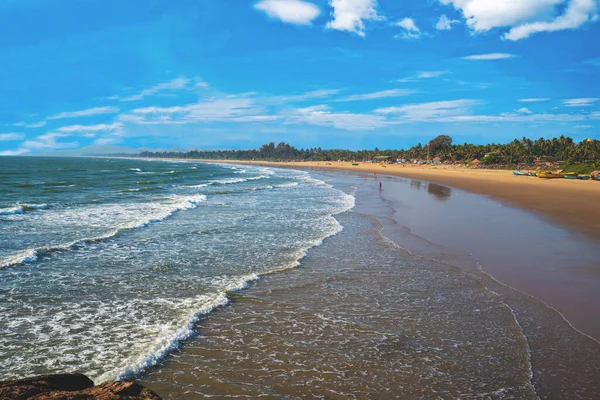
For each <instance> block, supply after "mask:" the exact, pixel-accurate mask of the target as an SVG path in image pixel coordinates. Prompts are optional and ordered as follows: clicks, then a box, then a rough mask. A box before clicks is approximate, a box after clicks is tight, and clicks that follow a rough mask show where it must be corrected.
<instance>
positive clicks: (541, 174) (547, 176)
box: [537, 172, 564, 179]
mask: <svg viewBox="0 0 600 400" xmlns="http://www.w3.org/2000/svg"><path fill="white" fill-rule="evenodd" d="M537 176H538V178H542V179H559V178H560V179H562V178H564V174H555V173H553V172H539V173H538V174H537Z"/></svg>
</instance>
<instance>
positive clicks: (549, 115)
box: [0, 0, 600, 155]
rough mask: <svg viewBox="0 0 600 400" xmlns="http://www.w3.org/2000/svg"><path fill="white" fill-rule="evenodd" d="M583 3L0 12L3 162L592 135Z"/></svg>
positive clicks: (594, 116) (430, 0)
mask: <svg viewBox="0 0 600 400" xmlns="http://www.w3.org/2000/svg"><path fill="white" fill-rule="evenodd" d="M598 3H599V1H598V0H519V1H514V2H513V1H510V2H509V1H503V2H500V1H496V0H405V1H397V0H260V1H244V0H218V1H213V0H179V1H172V0H168V1H163V0H143V1H138V0H128V1H123V0H102V1H96V0H70V1H65V0H3V1H2V2H0V66H1V67H0V88H1V93H2V95H1V96H0V155H17V154H37V153H47V152H52V151H56V150H64V149H78V148H82V147H86V146H95V147H97V146H108V145H111V146H112V145H117V146H127V147H133V148H142V147H149V148H162V149H166V148H232V149H237V148H256V147H258V146H260V145H261V144H263V143H266V142H270V141H274V142H280V141H285V142H289V143H290V144H292V145H294V146H297V147H322V148H350V149H360V148H374V147H379V148H402V147H409V146H412V145H414V144H416V143H417V142H423V143H424V142H426V141H428V140H429V139H431V138H433V137H435V136H437V135H440V134H447V135H450V136H452V137H453V138H454V141H455V142H459V143H462V142H465V141H468V142H474V143H487V142H507V141H510V140H512V139H513V138H515V137H518V138H520V137H523V136H528V137H531V138H538V137H541V136H543V137H546V138H548V137H553V136H559V135H561V134H564V135H568V136H571V137H573V138H575V139H576V140H582V139H584V138H587V137H592V138H600V23H599V13H600V6H599V4H598Z"/></svg>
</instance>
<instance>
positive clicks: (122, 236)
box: [0, 157, 354, 382]
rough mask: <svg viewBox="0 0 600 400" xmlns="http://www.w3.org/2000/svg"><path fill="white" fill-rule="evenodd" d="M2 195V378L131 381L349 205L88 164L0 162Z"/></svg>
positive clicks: (145, 165)
mask: <svg viewBox="0 0 600 400" xmlns="http://www.w3.org/2000/svg"><path fill="white" fill-rule="evenodd" d="M0 193H1V196H0V349H1V352H0V380H7V379H15V378H22V377H26V376H30V375H34V374H42V373H56V372H69V371H71V372H74V371H77V372H81V373H84V374H86V375H88V376H89V377H91V378H92V379H94V380H95V381H97V382H99V381H104V380H108V379H115V378H125V377H128V376H132V375H134V374H136V373H137V372H139V371H140V370H143V369H144V368H147V367H149V366H152V365H154V364H155V363H156V362H157V361H159V360H160V359H161V358H162V357H164V356H165V355H166V354H167V353H168V352H169V351H170V350H172V349H174V348H177V346H178V345H179V342H180V341H181V340H183V339H186V338H188V337H189V336H190V335H192V334H194V324H195V322H196V321H197V319H198V318H199V317H200V316H202V315H205V314H207V313H209V312H211V311H212V310H214V309H215V308H217V307H219V306H223V305H225V304H227V302H228V293H230V292H231V291H234V290H236V289H241V288H244V287H245V286H246V285H247V284H248V283H249V282H251V281H253V280H256V279H257V278H258V277H260V276H261V275H263V274H268V273H270V272H273V271H281V270H286V269H290V268H294V267H296V266H298V264H299V260H300V259H301V258H302V257H303V256H304V255H305V253H306V251H307V249H310V248H311V247H314V246H317V245H319V244H320V243H321V241H322V240H323V239H324V238H326V237H329V236H331V235H334V234H336V233H338V232H339V231H340V230H342V227H341V225H340V224H339V222H338V221H337V220H336V219H335V217H334V216H335V215H336V214H339V213H342V212H344V211H347V210H348V209H350V208H352V206H353V204H354V199H353V197H352V196H350V195H348V194H345V193H343V192H342V191H340V190H337V189H334V188H333V187H332V186H330V185H328V184H326V183H325V182H323V181H322V180H318V179H313V178H311V176H310V175H309V174H308V173H307V172H301V171H292V170H275V169H272V168H265V167H255V166H243V167H242V166H228V165H217V164H209V163H195V162H176V161H144V160H125V159H93V158H33V157H27V158H20V157H10V158H8V157H4V158H0Z"/></svg>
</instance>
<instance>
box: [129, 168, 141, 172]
mask: <svg viewBox="0 0 600 400" xmlns="http://www.w3.org/2000/svg"><path fill="white" fill-rule="evenodd" d="M129 171H137V172H142V170H141V169H139V168H129Z"/></svg>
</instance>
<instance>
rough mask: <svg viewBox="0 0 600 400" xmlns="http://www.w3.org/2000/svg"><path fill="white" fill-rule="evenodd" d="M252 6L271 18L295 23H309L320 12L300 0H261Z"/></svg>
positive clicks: (317, 8) (314, 6)
mask: <svg viewBox="0 0 600 400" xmlns="http://www.w3.org/2000/svg"><path fill="white" fill-rule="evenodd" d="M254 8H255V9H257V10H260V11H262V12H264V13H265V14H267V15H268V16H269V17H271V18H274V19H278V20H280V21H282V22H287V23H290V24H296V25H310V24H311V23H312V21H313V20H314V19H315V18H317V17H318V16H319V15H320V14H321V10H319V7H317V6H316V5H314V4H312V3H308V2H306V1H302V0H261V1H259V2H258V3H256V4H255V5H254Z"/></svg>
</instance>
